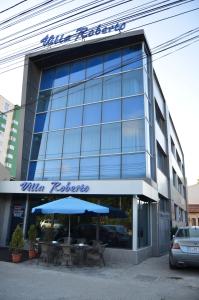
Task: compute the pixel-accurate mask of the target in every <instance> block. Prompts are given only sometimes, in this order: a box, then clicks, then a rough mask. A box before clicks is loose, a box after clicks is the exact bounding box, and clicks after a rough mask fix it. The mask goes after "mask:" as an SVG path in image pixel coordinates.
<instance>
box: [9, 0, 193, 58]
mask: <svg viewBox="0 0 199 300" xmlns="http://www.w3.org/2000/svg"><path fill="white" fill-rule="evenodd" d="M184 1H185V2H186V3H187V1H188V2H190V1H194V0H184ZM152 2H154V1H152ZM163 2H165V1H163ZM186 3H185V4H186ZM171 4H172V5H174V4H177V5H182V4H183V3H182V0H178V1H174V2H172V3H170V4H169V5H171ZM167 5H168V4H167ZM160 8H161V9H164V10H165V9H168V7H167V6H166V7H165V5H164V6H161V7H157V8H156V10H157V9H160ZM171 8H173V6H172V7H171ZM161 11H162V10H161ZM144 12H145V14H146V12H147V15H146V16H148V13H150V15H151V13H152V14H154V13H158V12H160V11H158V12H156V11H155V12H153V11H152V12H151V9H150V10H147V11H146V10H144ZM141 13H142V14H143V12H141ZM135 16H137V13H136V14H134V15H130V18H131V19H130V20H128V19H127V20H126V22H132V21H135V20H138V19H140V18H143V17H146V16H143V15H141V16H137V19H135ZM83 17H84V16H83ZM126 18H127V16H126ZM124 20H125V17H123V19H122V20H119V21H124ZM70 22H71V21H70ZM70 22H69V23H70ZM113 22H115V20H113V21H111V23H110V22H109V23H104V24H103V25H104V26H106V25H110V24H112V23H113ZM95 23H96V22H95ZM92 28H93V29H94V28H95V27H92ZM70 32H71V31H69V32H67V34H68V33H70ZM15 43H17V41H16V42H15ZM12 45H13V44H12ZM33 50H39V47H36V48H35V49H33ZM16 55H17V53H16ZM18 55H20V56H23V55H25V53H24V52H22V53H19V54H18ZM18 55H17V56H18ZM15 57H16V56H14V58H15ZM8 59H10V57H7V58H6V60H8ZM4 62H5V61H4Z"/></svg>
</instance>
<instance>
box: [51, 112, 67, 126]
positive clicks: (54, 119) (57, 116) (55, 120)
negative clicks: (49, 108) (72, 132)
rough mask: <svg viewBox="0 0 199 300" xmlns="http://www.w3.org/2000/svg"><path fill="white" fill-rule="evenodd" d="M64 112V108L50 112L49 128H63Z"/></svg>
mask: <svg viewBox="0 0 199 300" xmlns="http://www.w3.org/2000/svg"><path fill="white" fill-rule="evenodd" d="M65 112H66V111H65V109H64V110H59V111H53V112H51V114H50V124H49V130H53V129H62V128H64V123H65Z"/></svg>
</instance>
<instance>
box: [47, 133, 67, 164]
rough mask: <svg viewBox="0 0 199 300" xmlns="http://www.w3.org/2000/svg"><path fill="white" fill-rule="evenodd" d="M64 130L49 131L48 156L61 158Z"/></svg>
mask: <svg viewBox="0 0 199 300" xmlns="http://www.w3.org/2000/svg"><path fill="white" fill-rule="evenodd" d="M62 145H63V131H55V132H54V131H53V132H49V133H48V139H47V145H46V158H60V157H61V155H62Z"/></svg>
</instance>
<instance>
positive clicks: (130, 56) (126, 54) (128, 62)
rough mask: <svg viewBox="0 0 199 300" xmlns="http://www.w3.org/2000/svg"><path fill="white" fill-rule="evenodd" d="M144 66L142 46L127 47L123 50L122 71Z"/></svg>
mask: <svg viewBox="0 0 199 300" xmlns="http://www.w3.org/2000/svg"><path fill="white" fill-rule="evenodd" d="M141 67H142V49H141V46H136V47H129V48H125V49H123V51H122V71H128V70H132V69H136V68H141Z"/></svg>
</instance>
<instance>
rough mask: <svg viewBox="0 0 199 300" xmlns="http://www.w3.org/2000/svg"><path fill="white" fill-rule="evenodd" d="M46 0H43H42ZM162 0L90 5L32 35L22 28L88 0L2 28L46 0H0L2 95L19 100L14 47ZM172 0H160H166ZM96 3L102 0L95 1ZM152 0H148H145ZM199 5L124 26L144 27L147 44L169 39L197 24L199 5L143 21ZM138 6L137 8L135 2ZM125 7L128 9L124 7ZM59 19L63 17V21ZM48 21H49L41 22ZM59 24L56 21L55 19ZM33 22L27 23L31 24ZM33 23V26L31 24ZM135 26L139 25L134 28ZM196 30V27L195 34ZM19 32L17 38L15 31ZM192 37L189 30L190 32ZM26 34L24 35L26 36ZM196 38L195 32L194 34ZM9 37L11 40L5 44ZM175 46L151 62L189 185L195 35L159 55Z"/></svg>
mask: <svg viewBox="0 0 199 300" xmlns="http://www.w3.org/2000/svg"><path fill="white" fill-rule="evenodd" d="M46 1H47V0H46ZM160 1H161V0H153V1H146V0H134V1H129V2H128V3H124V2H125V1H121V3H122V2H123V3H124V4H123V5H120V6H118V7H116V6H115V7H114V8H111V9H107V8H106V9H104V10H103V11H102V12H101V13H96V12H95V11H94V10H92V11H91V12H92V14H91V16H89V17H84V18H83V19H80V17H79V16H80V15H78V16H77V17H76V19H77V20H76V21H73V22H71V23H70V24H64V25H63V26H61V27H59V28H57V29H53V30H51V29H50V28H45V29H44V31H45V32H44V33H42V34H39V33H37V32H36V34H35V37H32V38H30V37H29V36H28V35H27V38H26V34H27V33H28V32H30V31H32V30H35V29H37V28H39V26H41V22H43V21H45V20H46V21H47V20H49V19H50V18H52V17H55V16H58V15H59V14H61V13H65V15H66V13H67V12H69V11H70V10H71V9H76V8H77V7H79V6H80V5H83V4H87V3H89V2H91V0H53V1H51V3H50V5H52V4H56V5H57V7H56V8H54V9H52V10H50V11H48V12H45V13H42V14H40V15H38V16H34V17H33V16H31V17H29V19H28V20H24V21H23V22H17V23H16V19H13V21H12V22H13V23H14V24H12V26H10V27H9V28H5V26H6V25H7V24H10V22H9V23H8V22H7V23H5V21H6V20H8V19H11V18H12V17H13V16H16V15H17V14H19V13H21V12H22V11H24V10H27V9H28V8H32V7H33V6H35V5H39V4H41V3H44V2H45V1H44V0H26V1H24V2H23V3H22V4H20V5H17V6H16V7H15V8H12V9H10V10H8V11H6V12H2V11H3V10H4V9H6V8H8V7H11V6H13V5H15V4H17V3H19V2H21V1H20V0H7V1H1V2H0V30H1V36H0V95H2V96H4V97H5V98H6V99H7V100H9V101H11V102H12V103H13V104H19V105H20V103H21V90H22V79H23V62H24V55H22V56H21V57H20V58H19V59H17V60H14V59H13V58H12V57H11V56H12V55H16V54H17V53H19V52H20V53H21V52H25V51H26V53H31V52H32V50H31V49H33V48H35V47H40V46H41V43H40V40H41V38H43V37H44V36H45V35H46V34H47V33H48V34H60V33H67V32H68V31H70V30H74V31H75V30H76V29H77V28H78V27H80V26H88V25H89V24H92V23H93V22H99V24H101V23H103V20H104V18H106V17H110V18H113V17H114V18H116V17H115V15H116V14H118V13H121V12H124V15H125V14H126V13H127V12H128V11H129V10H130V9H133V8H134V9H136V7H137V6H139V5H142V4H146V3H148V5H149V4H150V5H152V4H155V3H159V2H160ZM171 1H173V0H168V1H164V4H166V3H168V2H171ZM94 2H95V3H97V4H99V3H100V1H94ZM149 2H150V3H149ZM116 3H118V0H115V4H116ZM196 8H199V0H192V1H189V0H187V3H186V4H184V5H180V6H178V7H175V8H172V9H170V10H167V11H163V12H161V13H158V14H155V15H152V16H149V17H146V18H142V19H140V20H137V21H136V20H134V21H133V22H130V23H127V25H126V28H125V30H128V31H130V30H134V29H135V28H137V29H141V28H142V29H144V30H145V34H146V37H147V41H148V43H149V46H150V48H153V47H155V46H157V45H159V44H162V43H164V42H166V41H168V40H170V39H173V38H176V37H177V36H179V35H181V34H183V33H185V32H187V31H190V30H193V29H195V28H197V27H199V9H198V10H195V11H192V12H189V13H186V14H184V15H181V16H178V17H174V18H170V19H168V20H164V21H161V22H157V23H154V24H152V25H147V23H150V22H153V21H155V20H159V19H161V18H165V17H169V16H171V15H174V14H177V13H181V12H185V11H188V10H193V9H196ZM137 9H138V8H137ZM125 11H127V12H126V13H125ZM62 23H63V22H62ZM45 24H49V23H45ZM59 24H60V23H59ZM30 26H32V27H31V28H29V27H30ZM33 26H34V27H33ZM138 26H139V28H138ZM196 35H197V32H196V33H195V35H193V36H196ZM19 36H22V37H21V38H20V39H22V41H21V42H20V41H19V40H17V37H19ZM190 37H192V36H190ZM25 38H26V40H25ZM198 40H199V38H198ZM6 43H7V44H6ZM8 43H9V44H8ZM175 49H176V48H173V49H171V50H170V51H168V52H163V53H161V54H159V55H157V56H154V57H153V67H154V69H155V71H156V74H157V77H158V79H159V83H160V85H161V88H162V91H163V94H164V96H165V99H166V102H167V105H168V107H169V110H170V113H171V116H172V119H173V122H174V124H175V128H176V130H177V133H178V137H179V140H180V142H181V146H182V149H183V152H184V156H185V171H186V177H187V182H188V185H192V184H195V183H197V179H198V178H199V138H198V131H199V118H198V115H199V59H198V53H199V41H198V42H195V43H193V44H191V45H189V46H187V47H185V48H183V49H181V50H179V51H175V52H173V53H172V54H170V55H167V56H165V57H161V56H163V55H165V54H168V53H169V52H171V51H174V50H175ZM6 60H7V62H6Z"/></svg>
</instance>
